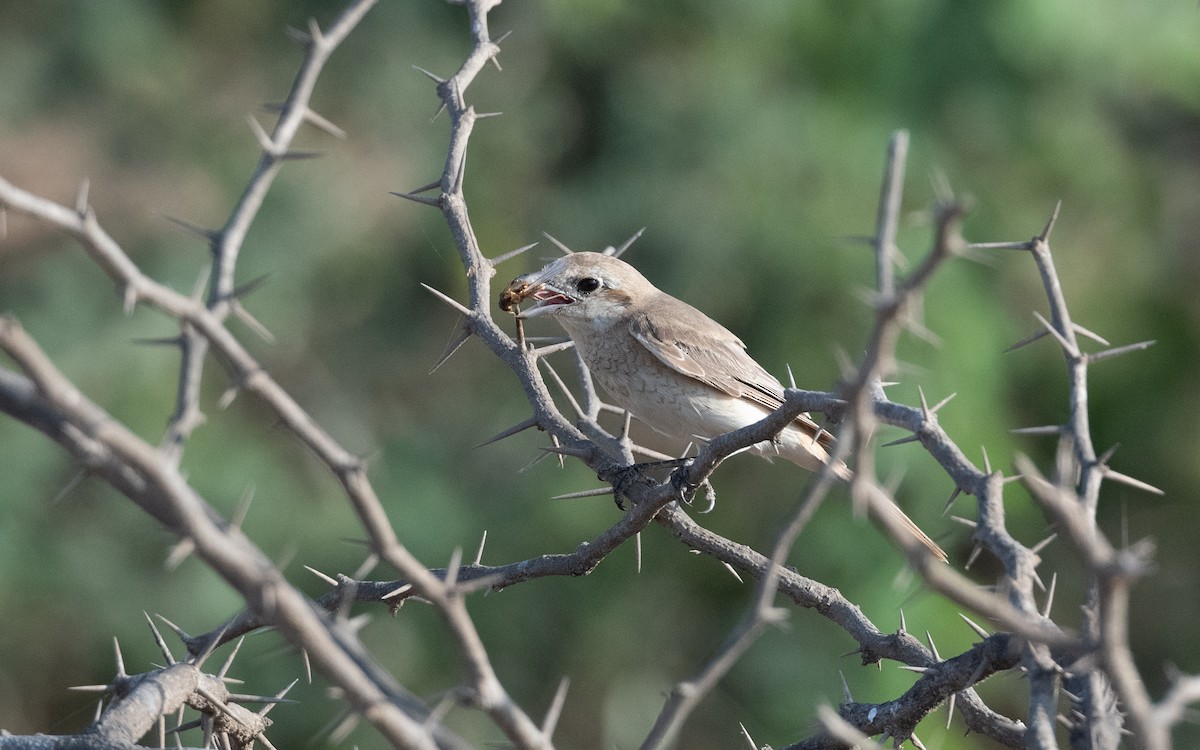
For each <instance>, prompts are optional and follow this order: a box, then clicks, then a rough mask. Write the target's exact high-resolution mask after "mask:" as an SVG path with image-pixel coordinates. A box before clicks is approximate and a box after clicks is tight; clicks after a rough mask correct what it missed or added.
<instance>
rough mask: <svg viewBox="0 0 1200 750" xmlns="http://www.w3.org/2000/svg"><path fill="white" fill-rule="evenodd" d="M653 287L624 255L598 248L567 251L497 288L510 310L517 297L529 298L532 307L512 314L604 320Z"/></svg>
mask: <svg viewBox="0 0 1200 750" xmlns="http://www.w3.org/2000/svg"><path fill="white" fill-rule="evenodd" d="M653 291H656V290H655V289H654V286H653V285H651V284H650V282H649V281H647V280H646V278H645V277H644V276H642V275H641V274H640V273H638V272H637V270H636V269H635V268H634V267H633V266H631V265H629V264H628V263H626V262H625V261H623V260H618V259H617V258H614V257H612V256H611V255H602V254H600V253H571V254H570V255H566V256H564V257H562V258H559V259H558V260H556V261H554V262H553V263H551V264H550V265H548V266H546V267H545V268H543V269H542V270H540V271H535V272H534V273H529V274H525V275H524V276H518V277H517V278H515V279H513V281H512V283H511V284H509V285H508V287H507V288H506V289H505V290H504V291H503V292H501V294H500V309H501V310H504V311H505V312H514V308H516V306H517V305H519V304H520V303H521V302H524V301H525V300H533V301H534V303H535V304H534V305H533V307H530V308H529V309H527V310H521V311H520V312H519V313H514V314H517V315H519V317H521V318H536V317H539V316H542V315H551V316H554V317H556V318H559V319H560V321H561V320H579V321H583V320H586V321H589V322H591V323H592V324H602V323H604V322H606V321H608V322H615V321H616V319H619V318H620V317H621V316H622V315H623V314H624V312H625V310H626V309H627V308H628V307H629V305H630V304H631V303H632V301H633V300H634V298H635V296H639V295H644V294H645V293H647V292H653Z"/></svg>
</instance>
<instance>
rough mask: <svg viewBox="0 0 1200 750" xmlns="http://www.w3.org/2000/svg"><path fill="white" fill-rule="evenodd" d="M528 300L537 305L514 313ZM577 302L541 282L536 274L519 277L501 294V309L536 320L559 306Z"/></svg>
mask: <svg viewBox="0 0 1200 750" xmlns="http://www.w3.org/2000/svg"><path fill="white" fill-rule="evenodd" d="M527 299H532V300H534V301H536V302H537V304H535V305H534V306H533V307H531V308H529V309H528V310H523V311H519V312H514V308H516V307H517V305H519V304H521V303H522V302H524V301H525V300H527ZM575 301H576V299H575V298H574V297H572V296H571V295H569V294H567V293H566V292H563V291H560V290H559V289H557V288H555V287H554V286H553V285H551V284H549V283H547V282H545V281H543V280H541V279H540V278H539V274H536V273H534V274H526V275H525V276H518V277H517V278H515V279H513V281H512V283H511V284H509V285H508V286H507V287H505V289H504V291H503V292H501V293H500V309H501V310H503V311H504V312H508V313H513V314H514V315H516V316H517V317H519V318H536V317H538V316H539V315H545V314H546V313H549V312H553V311H554V309H555V308H556V307H558V306H559V305H569V304H572V303H573V302H575Z"/></svg>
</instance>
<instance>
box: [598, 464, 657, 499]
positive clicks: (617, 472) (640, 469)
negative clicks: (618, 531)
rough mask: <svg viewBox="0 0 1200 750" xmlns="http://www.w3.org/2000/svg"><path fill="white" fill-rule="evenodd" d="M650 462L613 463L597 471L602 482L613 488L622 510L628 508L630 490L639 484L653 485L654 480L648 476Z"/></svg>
mask: <svg viewBox="0 0 1200 750" xmlns="http://www.w3.org/2000/svg"><path fill="white" fill-rule="evenodd" d="M649 466H650V464H626V465H623V466H619V465H615V464H614V465H612V466H609V467H606V468H604V469H601V470H600V471H599V472H598V473H597V475H596V476H597V477H598V478H599V479H600V481H602V482H608V483H609V484H611V485H612V488H613V500H615V501H616V503H617V507H618V508H620V509H621V510H626V507H625V499H626V498H630V499H632V498H633V496H632V495H631V494H630V492H631V491H632V490H633V488H634V486H635V485H637V484H639V483H640V484H645V485H652V484H654V480H653V479H651V478H650V477H648V476H646V469H647V468H649Z"/></svg>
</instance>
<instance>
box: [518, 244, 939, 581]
mask: <svg viewBox="0 0 1200 750" xmlns="http://www.w3.org/2000/svg"><path fill="white" fill-rule="evenodd" d="M527 299H532V300H534V301H535V303H536V304H535V305H534V306H533V307H531V308H529V309H528V310H523V311H521V312H520V317H521V318H534V317H541V316H549V317H552V318H554V319H555V320H557V321H558V323H559V324H560V325H561V326H562V327H563V328H564V329H565V330H566V332H567V334H568V335H569V336H570V337H571V339H572V340H573V341H574V342H575V347H576V349H578V351H579V354H580V356H582V357H583V361H584V362H585V363H586V364H587V367H588V370H590V371H591V373H592V377H593V378H594V379H595V380H596V382H598V383H599V384H600V386H601V387H602V388H603V389H604V390H605V391H606V392H607V393H608V395H609V396H610V397H611V398H612V400H613V401H614V402H616V404H617V405H618V406H620V407H621V408H623V409H626V410H627V411H628V412H629V413H630V414H632V415H633V416H634V417H636V418H637V419H638V420H639V421H641V422H644V423H646V424H647V425H649V426H650V427H652V428H654V429H655V430H657V431H659V432H661V433H664V434H666V435H670V436H672V437H676V438H680V439H683V440H693V439H696V438H699V439H701V440H706V439H710V438H713V437H716V436H717V435H720V434H722V433H725V432H729V431H731V430H736V429H738V428H740V427H745V426H746V425H749V424H752V423H754V422H757V421H759V420H760V419H762V418H763V417H765V416H766V415H767V414H768V413H770V412H772V411H774V410H775V409H777V408H779V406H781V405H782V404H783V385H782V384H780V382H779V380H777V379H776V378H775V377H774V376H773V375H771V374H770V373H769V372H767V371H766V370H765V369H763V367H762V365H760V364H758V362H755V361H754V359H753V358H752V357H751V356H750V355H749V354H747V353H746V345H745V344H743V343H742V341H741V339H739V338H738V337H737V336H735V335H733V334H732V333H730V332H729V331H728V330H727V329H726V328H725V327H724V326H722V325H721V324H720V323H717V322H716V321H715V320H713V319H712V318H710V317H708V316H707V315H705V314H704V313H702V312H700V311H699V310H697V309H696V308H694V307H692V306H691V305H689V304H687V303H686V302H683V301H682V300H678V299H676V298H674V297H672V296H671V295H669V294H667V293H666V292H663V291H661V290H659V289H658V288H656V287H655V286H654V285H653V284H651V283H650V282H649V281H647V280H646V278H645V277H644V276H642V275H641V274H640V273H638V271H637V270H636V269H635V268H634V267H633V266H631V265H629V264H628V263H626V262H625V261H623V260H620V259H618V258H614V257H612V256H610V255H602V254H599V253H572V254H570V255H567V256H564V257H562V258H559V259H558V260H556V261H554V262H553V263H551V264H550V265H548V266H546V267H545V268H543V269H542V270H540V271H537V272H535V273H531V274H527V275H525V276H520V277H518V278H516V279H515V280H514V281H513V282H512V283H511V284H509V286H508V288H507V289H505V290H504V292H503V293H502V294H501V295H500V307H501V309H503V310H505V311H512V309H513V307H515V306H516V305H517V304H519V303H520V302H522V301H524V300H527ZM832 445H833V439H832V437H831V436H830V435H829V433H827V432H824V431H822V430H821V429H820V428H819V427H818V426H817V425H816V423H815V422H813V421H812V419H811V418H810V417H809V416H808V415H807V414H803V415H801V416H800V417H798V418H797V419H796V421H795V422H793V423H792V424H791V425H789V426H788V427H787V428H785V429H784V430H783V432H781V433H780V434H779V435H778V437H776V438H775V440H773V441H765V442H762V443H759V444H757V445H755V446H753V448H752V450H754V451H755V452H757V453H759V454H760V455H763V456H767V457H772V456H780V457H782V458H786V459H787V460H789V461H791V462H792V463H795V464H797V465H799V466H801V467H803V468H805V469H808V470H809V471H819V470H820V469H821V467H822V466H823V465H824V464H826V463H828V462H829V460H830V455H829V450H830V448H831V447H832ZM833 471H834V473H835V474H836V475H837V476H838V477H840V478H842V479H844V480H849V479H850V478H851V476H852V473H851V471H850V469H849V468H848V467H847V466H846V465H845V464H843V463H841V462H840V461H839V462H838V463H837V464H836V465H835V466H834V467H833ZM887 510H888V511H889V512H891V513H894V514H895V516H896V518H897V519H898V520H900V521H901V522H902V524H903V525H904V526H905V527H906V528H907V529H909V530H910V531H911V532H912V534H913V535H914V536H915V537H916V538H917V539H919V540H920V541H921V543H922V544H924V545H925V546H926V547H928V548H929V550H930V551H931V552H933V554H935V555H936V556H937V557H938V558H940V559H942V560H945V559H946V553H945V552H943V551H942V549H941V547H939V546H938V545H937V543H936V542H934V541H933V540H932V539H930V538H929V537H928V536H927V535H926V534H925V533H924V532H923V531H921V529H919V528H918V527H917V525H916V524H915V523H913V521H912V519H910V518H909V517H908V516H906V515H905V514H904V512H903V511H902V510H900V508H899V507H897V506H896V505H894V504H892V505H891V506H890V507H889V508H888V509H887Z"/></svg>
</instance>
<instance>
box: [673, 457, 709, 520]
mask: <svg viewBox="0 0 1200 750" xmlns="http://www.w3.org/2000/svg"><path fill="white" fill-rule="evenodd" d="M679 461H680V463H679V465H678V466H676V467H675V470H674V471H672V472H671V486H672V487H673V488H674V489H675V494H676V495H678V496H679V499H680V500H682V501H683V502H685V503H687V504H688V505H691V504H692V501H693V500H695V498H696V493H697V492H698V491H699V490H700V488H704V499H705V500H706V501H707V503H708V504H707V505H705V506H704V509H703V510H700V511H699V512H700V513H708V512H709V511H711V510H712V509H713V508H715V507H717V492H716V490H714V489H713V486H712V483H711V482H709V481H708V479H703V480H701V481H700V483H699V484H697V483H695V482H693V481H692V480H690V479H689V478H688V471H687V470H688V467H690V466H691V464H692V459H690V458H682V459H679Z"/></svg>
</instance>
